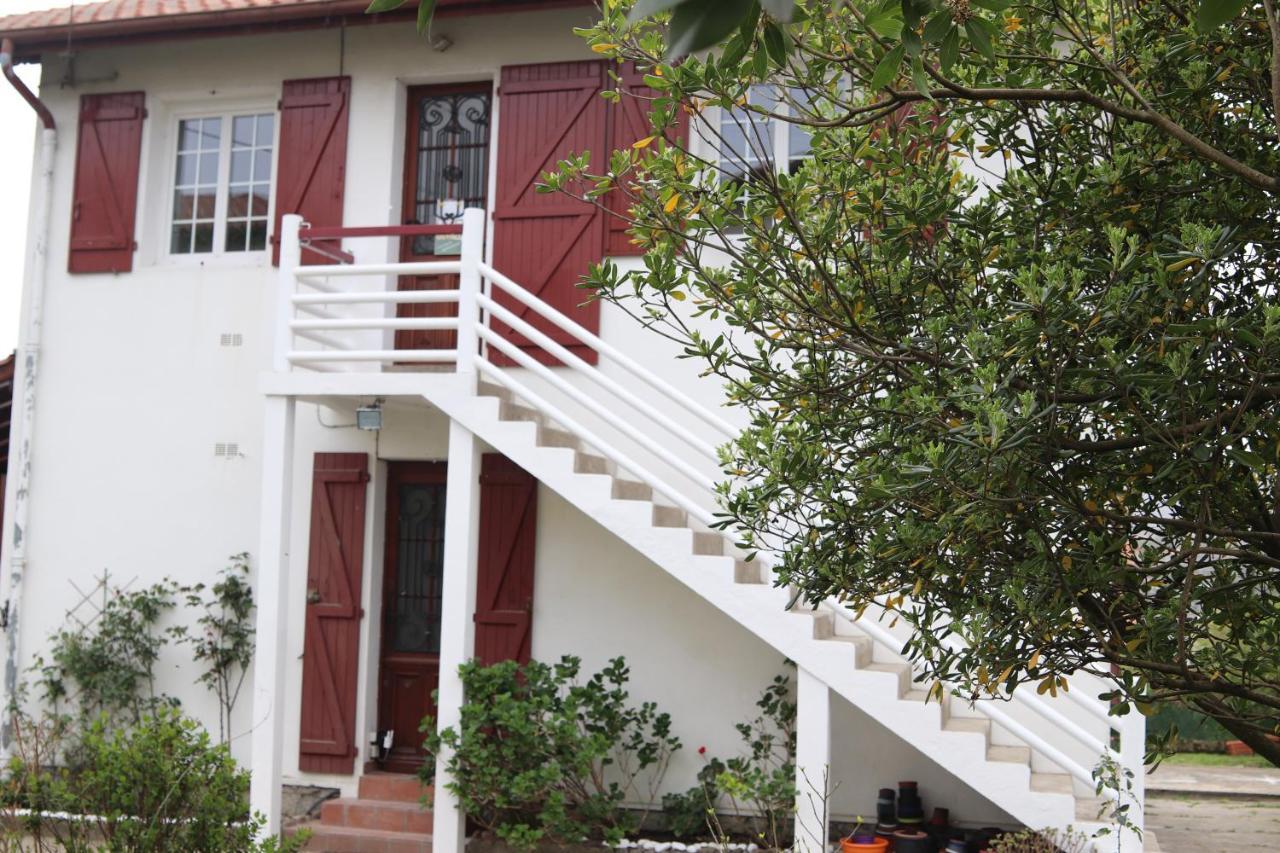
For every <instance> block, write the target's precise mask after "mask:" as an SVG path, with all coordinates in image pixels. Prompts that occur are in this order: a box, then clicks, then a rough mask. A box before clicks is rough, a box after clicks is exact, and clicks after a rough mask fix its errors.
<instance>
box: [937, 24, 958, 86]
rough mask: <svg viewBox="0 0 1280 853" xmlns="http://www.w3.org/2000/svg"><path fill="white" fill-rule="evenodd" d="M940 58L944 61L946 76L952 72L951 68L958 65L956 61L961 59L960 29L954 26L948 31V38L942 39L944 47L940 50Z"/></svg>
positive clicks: (943, 69)
mask: <svg viewBox="0 0 1280 853" xmlns="http://www.w3.org/2000/svg"><path fill="white" fill-rule="evenodd" d="M938 56H939V58H940V59H941V61H942V73H943V74H946V73H948V72H950V71H951V67H952V66H953V65H955V64H956V60H957V59H959V58H960V28H959V27H957V26H955V25H954V24H953V25H952V26H951V29H950V30H948V31H947V34H946V36H945V37H944V38H943V39H942V47H941V48H940V49H939V50H938Z"/></svg>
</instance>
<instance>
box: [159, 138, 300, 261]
mask: <svg viewBox="0 0 1280 853" xmlns="http://www.w3.org/2000/svg"><path fill="white" fill-rule="evenodd" d="M274 139H275V116H274V115H272V114H271V113H261V114H247V115H223V116H208V117H201V118H189V119H181V120H179V122H178V148H177V154H176V157H177V162H176V164H175V168H174V182H173V183H174V188H173V221H172V224H171V226H170V234H169V251H170V253H171V254H175V255H192V254H215V253H226V254H234V253H243V252H261V251H265V250H266V248H267V228H268V224H269V223H270V221H271V212H270V207H271V168H272V154H273V147H274Z"/></svg>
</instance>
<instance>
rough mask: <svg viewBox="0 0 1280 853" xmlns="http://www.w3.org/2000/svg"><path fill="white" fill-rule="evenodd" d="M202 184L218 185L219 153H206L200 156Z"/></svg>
mask: <svg viewBox="0 0 1280 853" xmlns="http://www.w3.org/2000/svg"><path fill="white" fill-rule="evenodd" d="M200 183H202V184H210V185H212V184H216V183H218V153H217V152H216V151H206V152H204V153H203V154H201V155H200Z"/></svg>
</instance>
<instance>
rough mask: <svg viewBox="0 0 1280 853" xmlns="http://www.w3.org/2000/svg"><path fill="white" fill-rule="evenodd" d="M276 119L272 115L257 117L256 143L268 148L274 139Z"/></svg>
mask: <svg viewBox="0 0 1280 853" xmlns="http://www.w3.org/2000/svg"><path fill="white" fill-rule="evenodd" d="M275 127H276V117H275V116H273V115H269V114H268V115H261V116H258V135H257V137H256V143H257V144H258V145H261V146H266V147H270V146H271V143H272V142H273V140H274V138H275Z"/></svg>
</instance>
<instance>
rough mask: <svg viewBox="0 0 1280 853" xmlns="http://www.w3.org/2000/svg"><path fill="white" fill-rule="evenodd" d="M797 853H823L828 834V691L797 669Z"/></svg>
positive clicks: (829, 816) (803, 670) (829, 696)
mask: <svg viewBox="0 0 1280 853" xmlns="http://www.w3.org/2000/svg"><path fill="white" fill-rule="evenodd" d="M796 678H797V681H796V829H795V844H794V845H793V846H792V849H793V850H794V851H796V853H825V851H826V849H827V841H828V839H829V838H830V832H831V826H830V823H831V809H830V798H831V691H830V689H829V688H828V687H827V685H825V684H823V683H822V682H821V681H820V680H819V679H818V678H817V677H816V676H814V675H813V674H812V673H810V672H809V671H808V670H806V669H805V668H804V667H797V668H796Z"/></svg>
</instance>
